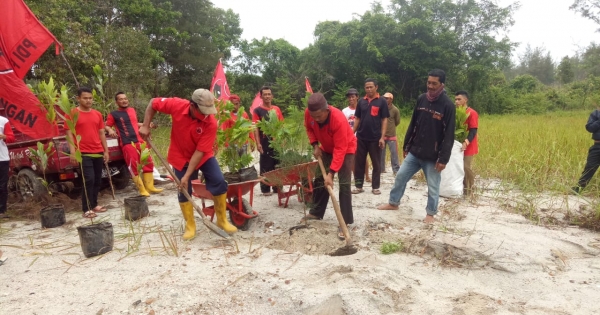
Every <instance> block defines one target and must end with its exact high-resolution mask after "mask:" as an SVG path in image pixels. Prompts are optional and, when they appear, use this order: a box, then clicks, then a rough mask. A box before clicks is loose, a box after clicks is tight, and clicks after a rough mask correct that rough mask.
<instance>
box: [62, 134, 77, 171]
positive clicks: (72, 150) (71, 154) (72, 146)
mask: <svg viewBox="0 0 600 315" xmlns="http://www.w3.org/2000/svg"><path fill="white" fill-rule="evenodd" d="M65 133H66V134H67V143H68V144H69V158H70V160H71V164H77V159H76V158H75V151H77V150H76V148H75V142H76V141H77V139H75V137H73V133H72V132H71V130H70V129H67V130H66V131H65ZM69 139H70V140H71V141H69Z"/></svg>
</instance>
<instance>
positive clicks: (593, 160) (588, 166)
mask: <svg viewBox="0 0 600 315" xmlns="http://www.w3.org/2000/svg"><path fill="white" fill-rule="evenodd" d="M599 166H600V143H594V145H593V146H591V147H590V150H589V151H588V156H587V162H586V163H585V168H584V169H583V173H582V174H581V178H580V179H579V183H578V184H577V185H578V186H579V187H581V188H585V186H587V185H588V184H589V182H590V180H592V177H594V174H596V171H597V170H598V167H599Z"/></svg>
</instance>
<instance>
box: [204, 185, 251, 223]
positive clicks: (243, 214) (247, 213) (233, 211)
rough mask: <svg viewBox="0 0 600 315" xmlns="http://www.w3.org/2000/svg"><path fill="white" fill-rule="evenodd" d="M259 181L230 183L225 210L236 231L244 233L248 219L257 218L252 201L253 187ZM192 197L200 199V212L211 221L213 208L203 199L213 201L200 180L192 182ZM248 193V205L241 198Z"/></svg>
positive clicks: (213, 212) (213, 213)
mask: <svg viewBox="0 0 600 315" xmlns="http://www.w3.org/2000/svg"><path fill="white" fill-rule="evenodd" d="M259 182H260V179H255V180H249V181H245V182H241V183H230V184H228V188H227V210H229V218H230V219H231V224H233V225H235V227H237V228H238V229H240V230H242V231H246V230H248V229H249V228H250V219H254V218H256V217H257V216H258V212H256V211H254V210H252V203H253V201H254V186H255V185H256V184H257V183H259ZM192 189H193V192H192V195H193V196H195V197H197V198H200V199H202V212H204V214H205V215H206V216H207V217H210V220H211V221H212V220H213V218H214V216H215V206H208V207H207V206H206V204H205V199H210V200H213V195H212V194H211V193H210V191H208V190H206V185H205V184H204V183H202V182H200V180H193V181H192ZM248 192H250V203H248V201H247V200H246V199H244V198H242V196H244V195H245V194H247V193H248Z"/></svg>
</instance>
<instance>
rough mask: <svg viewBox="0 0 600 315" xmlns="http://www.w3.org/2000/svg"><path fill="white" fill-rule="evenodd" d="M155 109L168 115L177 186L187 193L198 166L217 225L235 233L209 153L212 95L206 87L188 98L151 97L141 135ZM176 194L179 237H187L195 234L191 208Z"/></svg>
mask: <svg viewBox="0 0 600 315" xmlns="http://www.w3.org/2000/svg"><path fill="white" fill-rule="evenodd" d="M156 112H161V113H165V114H168V115H171V118H172V120H173V125H172V128H171V142H170V145H169V154H168V156H167V160H168V161H169V163H170V164H171V165H172V166H173V171H174V172H175V175H176V176H177V178H179V180H180V181H181V187H180V189H181V190H184V189H185V190H187V192H188V193H189V194H190V195H191V194H192V184H191V182H192V180H195V179H198V169H200V170H201V171H202V175H204V178H205V179H206V189H207V190H208V191H210V193H211V194H212V195H213V196H214V198H213V201H214V204H215V213H216V215H217V226H218V227H220V228H221V229H223V230H224V231H225V232H227V233H229V234H231V233H235V232H237V228H236V227H235V226H233V225H231V224H230V223H229V221H227V215H226V213H225V208H226V207H227V205H226V202H227V201H226V198H227V182H226V181H225V178H224V177H223V173H222V172H221V168H220V167H219V163H217V159H215V157H214V153H213V146H214V143H215V140H216V138H217V120H216V119H215V117H214V115H215V114H216V113H217V109H216V108H215V96H214V95H213V94H212V93H211V92H210V91H209V90H205V89H197V90H196V91H194V93H193V94H192V99H191V100H184V99H181V98H176V97H173V98H153V99H152V100H150V103H149V104H148V107H147V108H146V114H145V116H144V124H143V125H142V127H140V135H141V136H142V137H143V138H147V137H148V136H149V135H150V122H151V121H152V118H153V117H154V115H155V114H156ZM177 197H178V199H179V206H180V207H181V212H182V213H183V217H184V219H185V222H186V225H185V233H184V234H183V239H184V240H189V239H192V238H194V237H195V236H196V221H195V220H194V207H193V206H192V202H191V201H189V200H187V198H186V197H185V196H184V195H183V194H182V193H179V194H178V196H177Z"/></svg>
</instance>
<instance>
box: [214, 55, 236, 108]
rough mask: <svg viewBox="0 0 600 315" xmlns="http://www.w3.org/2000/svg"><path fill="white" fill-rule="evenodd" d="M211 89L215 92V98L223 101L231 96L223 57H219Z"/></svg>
mask: <svg viewBox="0 0 600 315" xmlns="http://www.w3.org/2000/svg"><path fill="white" fill-rule="evenodd" d="M210 91H211V92H213V94H214V95H215V98H217V99H218V100H222V101H228V100H229V96H231V92H229V85H228V84H227V78H226V77H225V71H224V70H223V64H222V63H221V59H219V63H217V67H216V68H215V74H214V75H213V78H212V82H211V83H210Z"/></svg>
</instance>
